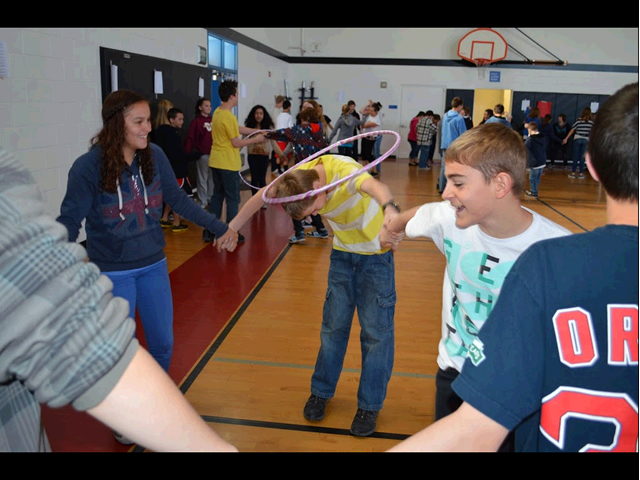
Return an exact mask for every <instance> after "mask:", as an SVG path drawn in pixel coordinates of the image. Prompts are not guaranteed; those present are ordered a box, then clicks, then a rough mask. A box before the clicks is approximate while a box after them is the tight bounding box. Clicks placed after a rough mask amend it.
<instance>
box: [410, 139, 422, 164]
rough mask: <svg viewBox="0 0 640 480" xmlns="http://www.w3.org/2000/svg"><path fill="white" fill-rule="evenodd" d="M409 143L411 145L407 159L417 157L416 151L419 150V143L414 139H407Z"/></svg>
mask: <svg viewBox="0 0 640 480" xmlns="http://www.w3.org/2000/svg"><path fill="white" fill-rule="evenodd" d="M409 145H411V153H409V159H410V160H415V159H416V158H418V152H419V150H420V145H418V142H416V141H415V140H409Z"/></svg>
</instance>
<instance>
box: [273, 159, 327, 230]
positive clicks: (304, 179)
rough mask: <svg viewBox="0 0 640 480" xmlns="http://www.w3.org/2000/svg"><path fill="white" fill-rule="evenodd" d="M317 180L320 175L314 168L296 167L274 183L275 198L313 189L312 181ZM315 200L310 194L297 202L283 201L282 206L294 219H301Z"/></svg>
mask: <svg viewBox="0 0 640 480" xmlns="http://www.w3.org/2000/svg"><path fill="white" fill-rule="evenodd" d="M317 180H318V181H319V180H320V175H318V172H317V171H316V170H315V169H313V168H311V169H309V170H306V169H300V168H296V169H295V170H293V171H292V172H287V173H285V174H284V175H281V176H280V178H279V179H278V181H277V182H276V184H275V185H274V189H275V196H276V198H284V197H292V196H294V195H300V194H301V193H306V192H308V191H310V190H313V182H315V181H317ZM315 201H316V196H312V197H309V198H304V199H302V200H298V201H297V202H290V203H283V204H282V208H284V211H285V212H287V215H289V216H290V217H291V218H293V219H294V220H302V219H303V218H304V214H303V212H304V211H305V210H307V209H308V208H309V207H310V206H311V205H313V202H315Z"/></svg>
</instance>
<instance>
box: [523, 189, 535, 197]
mask: <svg viewBox="0 0 640 480" xmlns="http://www.w3.org/2000/svg"><path fill="white" fill-rule="evenodd" d="M524 196H525V197H533V198H537V197H538V195H536V194H535V193H533V192H532V191H531V190H525V192H524Z"/></svg>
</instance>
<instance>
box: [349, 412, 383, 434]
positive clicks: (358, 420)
mask: <svg viewBox="0 0 640 480" xmlns="http://www.w3.org/2000/svg"><path fill="white" fill-rule="evenodd" d="M377 418H378V411H377V410H363V409H361V408H359V409H358V411H357V412H356V416H355V418H354V419H353V423H352V424H351V430H349V431H350V432H351V435H355V436H356V437H368V436H369V435H371V434H372V433H373V432H375V431H376V420H377Z"/></svg>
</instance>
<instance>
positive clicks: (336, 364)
mask: <svg viewBox="0 0 640 480" xmlns="http://www.w3.org/2000/svg"><path fill="white" fill-rule="evenodd" d="M395 307H396V285H395V264H394V258H393V253H392V252H391V251H388V252H385V253H382V254H375V255H360V254H358V253H351V252H343V251H341V250H336V249H335V248H334V249H332V250H331V263H330V264H329V277H328V286H327V293H326V295H325V301H324V307H323V310H322V328H321V330H320V351H319V352H318V357H317V360H316V365H315V368H314V371H313V376H312V377H311V393H313V394H314V395H317V396H319V397H321V398H332V397H333V396H334V394H335V391H336V386H337V384H338V380H339V378H340V374H341V372H342V366H343V362H344V356H345V353H346V351H347V344H348V343H349V336H350V332H351V325H352V323H353V319H354V313H355V312H356V311H357V312H358V321H359V322H360V328H361V334H360V349H361V352H362V370H361V373H360V383H359V385H358V408H362V409H363V410H380V409H381V408H382V406H383V404H384V399H385V397H386V395H387V384H388V383H389V379H390V378H391V372H392V370H393V359H394V338H395V333H394V314H395Z"/></svg>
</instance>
